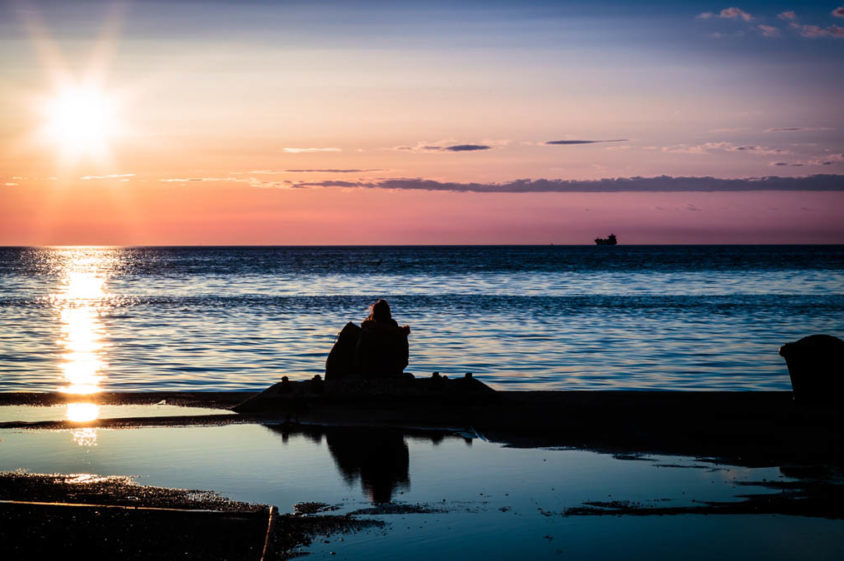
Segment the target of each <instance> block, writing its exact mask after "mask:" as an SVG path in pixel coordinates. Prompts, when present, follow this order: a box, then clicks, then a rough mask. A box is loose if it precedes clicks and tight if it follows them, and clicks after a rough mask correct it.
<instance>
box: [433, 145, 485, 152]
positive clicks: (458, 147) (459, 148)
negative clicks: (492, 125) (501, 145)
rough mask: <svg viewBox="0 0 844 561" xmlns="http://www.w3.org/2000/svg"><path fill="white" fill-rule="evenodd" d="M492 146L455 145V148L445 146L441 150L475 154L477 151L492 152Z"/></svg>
mask: <svg viewBox="0 0 844 561" xmlns="http://www.w3.org/2000/svg"><path fill="white" fill-rule="evenodd" d="M491 148H492V146H487V145H486V144H455V145H454V146H445V147H443V148H441V150H447V151H449V152H474V151H476V150H490V149H491Z"/></svg>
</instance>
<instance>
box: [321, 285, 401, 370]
mask: <svg viewBox="0 0 844 561" xmlns="http://www.w3.org/2000/svg"><path fill="white" fill-rule="evenodd" d="M408 335H410V326H408V325H403V326H401V327H400V326H399V324H398V323H396V321H395V320H394V319H393V317H392V313H391V312H390V305H389V304H388V303H387V301H386V300H384V299H380V300H378V301H377V302H375V303H374V304H372V306H370V314H369V317H367V318H366V319H365V320H364V321H363V323H361V325H360V327H358V326H357V325H355V324H354V323H352V322H349V323H347V324H346V326H345V327H343V330H342V331H341V332H340V333H339V335H338V336H337V341H336V342H335V343H334V347H332V349H331V353H329V355H328V359H327V360H326V361H325V379H326V380H327V381H333V380H339V379H341V378H346V377H348V376H362V377H364V378H392V377H398V376H401V374H402V372H403V371H404V368H405V367H406V366H407V364H408V358H409V349H408V342H407V337H408Z"/></svg>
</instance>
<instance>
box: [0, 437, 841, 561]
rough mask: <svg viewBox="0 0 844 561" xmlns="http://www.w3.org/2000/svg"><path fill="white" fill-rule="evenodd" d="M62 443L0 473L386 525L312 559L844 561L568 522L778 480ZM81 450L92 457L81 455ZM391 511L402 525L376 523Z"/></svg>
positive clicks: (806, 529) (828, 540)
mask: <svg viewBox="0 0 844 561" xmlns="http://www.w3.org/2000/svg"><path fill="white" fill-rule="evenodd" d="M66 432H67V431H47V430H16V429H0V471H4V470H17V469H24V470H27V471H29V472H31V473H66V474H86V475H84V478H83V479H80V481H84V480H87V479H90V478H92V477H96V476H136V477H135V478H136V480H137V481H138V482H139V483H142V484H149V485H160V486H165V487H176V488H183V489H213V490H216V491H218V492H219V493H221V494H222V495H223V496H226V497H230V498H233V499H235V500H245V501H253V502H258V503H264V504H274V505H276V506H278V507H279V509H280V511H281V512H292V511H293V509H294V505H295V504H296V503H299V502H311V501H313V502H323V503H326V504H328V505H331V506H332V508H334V507H336V508H337V510H334V511H332V512H331V514H337V515H340V516H342V515H344V514H347V513H350V512H355V511H359V510H362V511H363V513H362V514H361V515H360V516H367V517H369V516H372V517H376V518H378V519H380V520H383V521H384V522H385V523H386V524H387V526H386V527H385V529H383V530H381V529H378V530H377V531H375V532H369V531H367V532H360V533H358V534H341V535H336V536H330V537H329V538H328V539H318V540H314V543H313V544H311V545H310V546H309V550H310V552H311V556H310V557H309V559H330V560H336V559H346V560H354V559H360V560H361V561H372V560H377V559H384V560H394V559H402V560H403V561H404V560H406V561H416V560H418V561H426V560H429V559H483V560H491V559H502V560H505V559H507V560H509V559H548V560H556V559H590V560H593V559H596V560H599V559H619V560H621V559H625V560H626V559H632V558H636V559H653V560H655V561H663V560H664V561H674V560H675V559H677V558H678V557H682V558H683V559H684V560H685V561H692V560H701V561H704V560H706V561H709V560H711V559H719V560H736V561H739V560H741V561H745V560H747V559H765V560H769V559H776V560H779V559H782V560H783V561H785V560H794V559H812V560H813V561H814V560H816V559H844V524H842V522H841V521H840V520H826V519H822V518H811V517H800V516H786V515H714V514H713V515H677V516H658V517H650V516H649V517H639V516H618V517H616V516H566V515H564V513H565V512H566V510H567V509H568V508H571V507H579V506H583V504H584V503H585V502H587V501H620V502H622V503H625V502H628V501H629V502H630V503H633V504H637V503H638V504H641V505H644V506H658V507H661V508H665V507H694V506H700V505H703V504H704V501H717V502H721V501H723V502H734V501H740V500H742V496H743V495H747V494H756V493H760V494H764V493H768V492H771V491H772V490H774V489H777V486H790V485H793V484H795V483H796V480H795V479H793V478H791V477H789V476H787V475H786V473H784V472H783V471H780V470H779V469H776V468H745V467H736V466H726V465H718V464H712V463H704V462H700V461H697V460H695V459H692V458H682V457H669V456H652V457H648V458H639V460H637V461H633V460H625V459H617V458H614V457H613V456H611V455H608V454H598V453H594V452H588V451H583V450H568V449H567V450H555V449H530V448H507V447H503V446H500V445H497V444H490V443H488V442H483V441H480V440H477V439H474V440H471V441H468V440H466V439H464V438H462V437H456V436H453V435H449V434H438V433H417V432H414V433H400V432H397V431H376V432H371V433H369V434H367V432H366V431H365V430H363V429H358V428H356V429H343V428H330V427H329V428H324V429H320V428H316V427H301V428H300V429H287V428H285V427H281V426H266V427H265V426H260V425H254V424H242V425H226V426H210V427H189V428H188V427H160V428H151V427H146V428H138V429H134V430H113V429H100V430H99V433H98V434H97V435H96V440H86V439H85V437H86V435H85V433H82V432H80V433H78V437H77V436H76V433H75V432H74V442H71V441H70V439H69V438H68V435H67V434H64V433H66ZM469 442H471V446H469V445H467V444H468V443H469ZM85 443H90V444H93V443H96V446H93V445H91V446H88V447H85V446H78V444H85ZM90 474H96V475H90ZM765 482H770V483H771V484H773V486H772V487H767V486H765V484H764V483H765ZM774 492H775V493H779V492H780V491H779V490H776V491H774ZM383 500H392V501H393V502H394V503H397V504H396V506H397V507H398V508H399V510H397V511H396V512H394V513H393V514H387V513H386V512H389V510H386V511H383V512H385V513H384V514H379V513H378V512H379V511H377V510H376V511H374V512H373V511H371V510H370V509H372V508H373V505H372V503H373V502H375V503H378V502H381V501H383ZM401 507H406V512H405V511H402V510H400V509H401ZM417 509H419V510H421V512H419V513H416V512H415V511H416V510H417ZM678 552H680V555H678Z"/></svg>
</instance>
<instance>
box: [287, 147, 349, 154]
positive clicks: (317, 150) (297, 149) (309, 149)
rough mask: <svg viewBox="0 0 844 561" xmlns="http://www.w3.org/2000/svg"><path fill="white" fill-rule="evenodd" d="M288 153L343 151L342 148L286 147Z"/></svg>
mask: <svg viewBox="0 0 844 561" xmlns="http://www.w3.org/2000/svg"><path fill="white" fill-rule="evenodd" d="M284 151H285V152H287V153H288V154H305V153H308V152H342V151H343V150H342V149H340V148H285V149H284Z"/></svg>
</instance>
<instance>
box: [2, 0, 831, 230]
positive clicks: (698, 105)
mask: <svg viewBox="0 0 844 561" xmlns="http://www.w3.org/2000/svg"><path fill="white" fill-rule="evenodd" d="M376 4H377V5H373V6H370V5H369V4H366V3H364V4H360V5H357V4H355V5H354V6H352V5H351V4H349V5H347V4H344V3H340V4H336V3H328V4H323V3H321V2H318V1H315V2H309V3H303V4H301V5H300V4H299V3H294V4H291V5H288V4H286V3H278V4H276V3H254V4H253V3H246V4H244V3H238V2H215V3H212V4H211V5H208V6H200V5H199V4H196V3H192V2H173V3H161V4H159V3H134V4H131V5H130V4H126V5H123V4H119V5H118V4H114V3H111V2H105V1H102V2H101V1H98V0H92V1H91V2H85V3H58V2H49V1H46V2H38V1H33V2H32V3H26V4H17V3H0V34H2V36H3V38H4V39H3V40H4V48H3V50H2V51H0V67H2V68H3V69H4V75H3V80H2V81H1V82H0V244H3V245H8V244H20V245H40V244H61V245H64V244H130V245H143V244H399V243H400V244H405V243H407V244H428V243H430V244H439V243H447V244H461V243H539V244H543V243H559V244H572V243H573V244H580V243H591V240H592V239H593V238H595V237H596V236H605V235H607V234H608V233H609V232H610V231H613V232H615V233H616V234H617V235H618V236H619V237H620V239H621V240H622V243H631V244H635V243H643V244H645V243H647V244H650V243H844V227H842V224H844V113H842V111H841V103H840V93H841V91H842V87H844V78H842V76H844V66H842V64H844V63H842V60H844V56H842V55H844V51H842V49H843V48H844V39H842V38H841V37H839V32H838V31H837V29H839V27H840V26H839V25H838V24H839V23H840V21H839V20H840V18H838V17H837V16H836V15H835V14H831V13H830V11H829V9H827V8H823V9H820V8H818V9H814V8H813V9H811V10H810V9H809V8H808V7H806V8H805V9H804V8H801V10H798V12H799V13H798V16H799V18H801V19H799V21H800V22H801V23H800V26H797V27H795V26H793V25H786V24H784V23H783V20H782V19H781V18H779V17H778V12H777V11H776V10H771V9H769V8H768V7H767V5H766V4H764V3H756V4H753V5H752V6H750V5H748V6H745V8H744V10H745V11H744V12H742V13H746V14H748V16H747V17H748V18H750V19H747V18H745V17H741V18H729V17H720V16H719V17H716V16H715V15H712V16H710V17H700V13H701V12H700V10H699V9H698V8H697V7H695V6H693V5H692V4H691V3H676V4H671V3H668V4H666V3H657V4H655V5H654V6H653V7H652V8H653V9H656V8H659V10H660V11H661V12H660V13H662V16H661V18H652V17H649V16H648V15H647V14H650V13H651V12H650V11H648V10H645V9H638V8H631V7H629V6H626V5H625V4H624V3H618V2H615V3H613V2H611V3H610V4H611V6H612V9H610V8H609V4H608V5H606V6H604V5H602V3H601V2H590V3H577V2H575V3H554V2H519V3H515V2H514V3H513V4H512V6H510V5H507V4H506V3H505V4H504V5H502V6H499V8H500V9H490V8H489V6H487V5H486V3H483V2H474V1H467V2H466V3H461V4H462V5H461V7H459V8H458V7H455V6H452V5H451V4H448V3H446V4H443V5H442V6H439V7H438V8H437V9H431V8H426V4H424V3H423V4H418V3H414V2H395V3H391V5H390V6H389V7H386V6H382V5H381V4H380V3H376ZM121 6H122V7H121ZM712 9H713V10H715V8H714V7H713V8H712ZM707 13H709V12H707ZM711 13H712V14H720V13H721V12H719V11H718V10H715V11H713V12H711ZM827 20H828V21H827ZM760 25H763V26H766V27H764V28H762V27H759V26H760ZM805 26H815V27H805ZM771 29H775V31H771ZM813 30H816V31H813ZM810 31H811V33H810ZM818 174H824V175H826V176H828V178H827V179H826V180H823V181H819V180H818V179H817V176H818ZM657 176H670V177H673V178H677V177H693V178H701V177H715V178H722V179H730V178H732V179H742V181H745V182H747V181H750V182H753V181H755V179H754V178H763V177H768V176H776V177H785V178H794V177H797V178H806V179H805V180H803V179H801V180H800V182H799V184H796V185H795V186H793V187H789V188H790V189H794V190H793V191H783V190H778V191H770V190H768V191H765V190H752V189H760V188H764V187H760V186H759V185H755V184H754V185H751V186H750V187H748V186H747V185H739V186H738V187H737V188H738V189H739V190H737V191H730V190H729V189H728V190H727V191H719V192H707V191H706V190H705V189H706V188H707V186H706V184H705V182H704V184H703V185H702V186H701V185H700V184H698V185H697V186H696V187H694V188H693V189H696V190H689V188H688V186H685V185H683V182H682V181H679V182H677V184H676V186H673V187H670V189H676V190H675V191H671V190H666V189H663V190H662V191H661V192H647V191H648V190H649V188H650V185H649V184H648V182H647V181H643V180H637V182H638V183H637V185H635V186H633V187H629V186H628V187H625V189H627V190H625V191H622V192H603V193H592V194H588V193H582V192H549V193H538V192H527V193H498V194H496V193H493V192H484V191H495V190H496V189H499V188H500V185H501V184H508V183H511V182H514V181H518V180H520V179H526V178H530V179H533V180H548V181H551V182H553V181H556V180H600V179H605V178H635V177H644V178H653V177H657ZM829 177H831V178H832V179H829ZM419 180H422V181H429V182H431V183H430V184H431V185H434V186H435V187H437V188H443V184H450V185H451V186H446V187H444V189H445V190H438V191H423V190H416V189H412V188H409V187H407V186H406V184H407V182H413V181H419ZM385 182H386V183H385ZM390 182H392V183H390ZM470 183H471V184H478V185H479V187H477V188H472V189H471V190H472V191H474V192H459V191H462V190H465V189H466V185H465V184H470ZM819 183H824V186H822V187H819V186H818V185H819ZM397 184H404V185H405V186H404V187H402V188H401V189H393V188H385V187H386V186H389V185H393V186H395V185H397ZM634 188H635V189H644V190H645V191H646V192H641V191H636V190H634ZM746 188H750V189H751V190H745V189H746ZM730 189H732V188H730ZM818 189H823V190H818ZM568 190H569V189H565V188H560V189H558V191H568ZM478 191H480V192H478Z"/></svg>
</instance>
